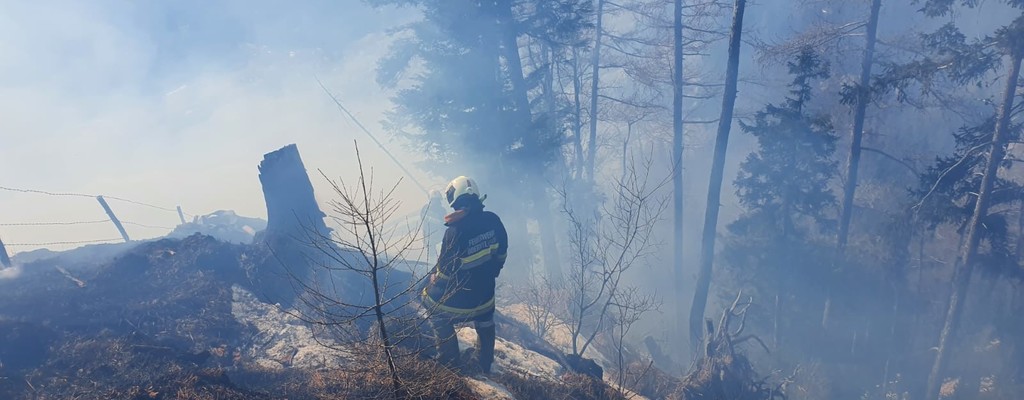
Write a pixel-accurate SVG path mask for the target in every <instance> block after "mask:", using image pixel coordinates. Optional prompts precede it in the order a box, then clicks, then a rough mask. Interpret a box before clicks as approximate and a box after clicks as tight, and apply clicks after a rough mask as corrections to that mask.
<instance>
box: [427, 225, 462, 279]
mask: <svg viewBox="0 0 1024 400" xmlns="http://www.w3.org/2000/svg"><path fill="white" fill-rule="evenodd" d="M455 236H456V232H455V229H454V228H451V227H449V228H448V229H445V231H444V238H443V239H441V253H440V254H438V255H437V264H436V265H435V266H434V272H435V273H437V272H440V273H441V274H443V275H445V276H449V277H450V276H453V275H455V272H456V271H457V270H458V268H459V266H460V265H459V264H460V263H461V262H460V260H459V257H458V255H459V250H458V249H457V248H456V240H455Z"/></svg>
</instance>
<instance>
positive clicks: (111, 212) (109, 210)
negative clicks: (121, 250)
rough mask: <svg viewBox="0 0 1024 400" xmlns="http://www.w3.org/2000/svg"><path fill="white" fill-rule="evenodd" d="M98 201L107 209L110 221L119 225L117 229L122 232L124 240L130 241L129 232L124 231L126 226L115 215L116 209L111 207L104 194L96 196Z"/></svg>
mask: <svg viewBox="0 0 1024 400" xmlns="http://www.w3.org/2000/svg"><path fill="white" fill-rule="evenodd" d="M96 201H99V202H100V206H103V211H105V212H106V213H107V216H108V217H110V222H113V223H114V226H115V227H117V231H118V232H121V237H122V238H124V241H125V242H130V241H131V239H129V238H128V232H125V231H124V226H123V225H121V221H120V220H118V219H117V216H116V215H114V211H113V210H111V209H110V206H109V205H107V201H106V200H104V199H103V196H96Z"/></svg>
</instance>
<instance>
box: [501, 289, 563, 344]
mask: <svg viewBox="0 0 1024 400" xmlns="http://www.w3.org/2000/svg"><path fill="white" fill-rule="evenodd" d="M564 289H565V285H564V283H562V281H561V280H554V279H550V278H548V277H546V276H537V275H532V276H531V277H530V280H529V281H528V282H527V283H526V284H525V285H522V286H518V287H516V288H515V289H514V290H513V291H512V297H513V298H514V299H515V301H516V303H517V304H520V305H521V306H522V307H523V312H524V313H525V314H526V315H525V317H526V322H527V324H528V325H529V327H530V330H532V331H533V334H534V335H536V336H537V337H538V338H541V339H548V336H549V335H550V333H551V330H552V329H555V328H557V327H559V326H561V325H563V324H564V322H563V321H562V318H561V315H560V314H559V310H562V309H564V308H565V307H564V305H561V304H559V303H560V302H561V300H562V297H564V296H562V292H563V290H564Z"/></svg>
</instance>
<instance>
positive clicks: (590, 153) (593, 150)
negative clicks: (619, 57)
mask: <svg viewBox="0 0 1024 400" xmlns="http://www.w3.org/2000/svg"><path fill="white" fill-rule="evenodd" d="M596 16H597V21H596V23H595V25H594V52H593V54H592V55H593V57H592V59H591V62H592V63H593V65H592V66H591V69H592V71H593V73H592V74H591V76H590V140H589V141H588V145H587V146H588V147H587V178H589V179H590V180H591V181H593V180H594V160H595V159H596V158H597V96H598V93H599V89H598V84H599V83H600V82H601V37H602V36H603V33H604V32H602V31H601V29H602V28H601V25H602V20H603V19H604V0H597V10H596Z"/></svg>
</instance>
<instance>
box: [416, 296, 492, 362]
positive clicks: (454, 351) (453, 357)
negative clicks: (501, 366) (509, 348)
mask: <svg viewBox="0 0 1024 400" xmlns="http://www.w3.org/2000/svg"><path fill="white" fill-rule="evenodd" d="M469 321H473V327H474V328H475V329H476V334H477V338H478V339H479V341H480V352H479V359H480V369H482V370H483V372H484V373H490V372H491V363H492V362H493V361H494V337H495V330H494V311H491V312H488V313H486V314H483V315H479V316H476V317H473V318H460V317H453V316H452V315H451V314H448V313H437V314H435V315H432V316H431V317H430V326H431V327H432V328H433V329H434V345H435V346H436V347H437V360H438V361H439V362H441V363H442V364H445V365H448V366H450V367H458V366H459V340H458V338H457V337H456V336H455V324H458V323H462V322H469Z"/></svg>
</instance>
